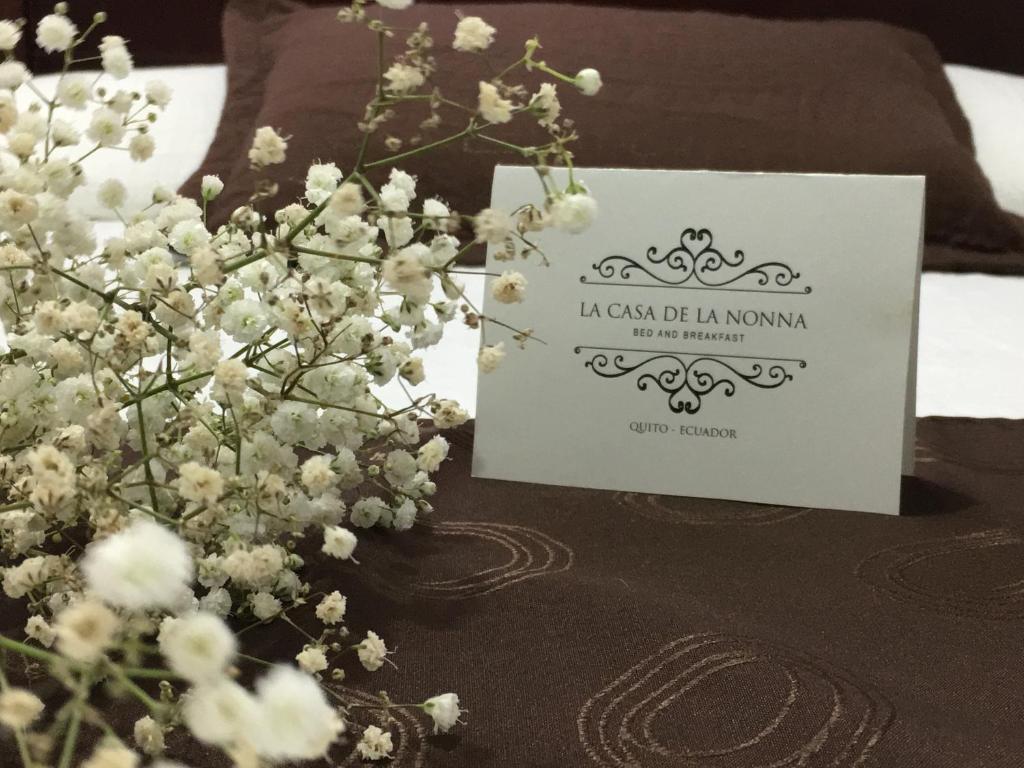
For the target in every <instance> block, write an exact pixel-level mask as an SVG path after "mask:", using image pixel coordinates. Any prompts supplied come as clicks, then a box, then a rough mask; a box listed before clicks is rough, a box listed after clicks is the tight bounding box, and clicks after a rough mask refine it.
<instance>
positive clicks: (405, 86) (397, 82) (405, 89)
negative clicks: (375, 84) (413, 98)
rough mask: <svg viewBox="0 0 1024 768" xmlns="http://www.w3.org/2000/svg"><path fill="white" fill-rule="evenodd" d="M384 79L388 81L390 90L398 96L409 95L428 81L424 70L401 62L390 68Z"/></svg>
mask: <svg viewBox="0 0 1024 768" xmlns="http://www.w3.org/2000/svg"><path fill="white" fill-rule="evenodd" d="M384 79H385V80H387V81H388V90H389V91H391V92H392V93H396V94H405V93H409V92H410V91H413V90H415V89H417V88H419V87H420V86H421V85H423V83H425V82H426V81H427V79H426V77H425V76H424V75H423V70H421V69H419V68H418V67H413V66H410V65H408V64H402V63H400V62H396V63H394V64H392V65H391V66H390V67H388V69H387V71H386V72H385V73H384Z"/></svg>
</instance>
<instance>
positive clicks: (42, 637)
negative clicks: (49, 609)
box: [25, 616, 57, 648]
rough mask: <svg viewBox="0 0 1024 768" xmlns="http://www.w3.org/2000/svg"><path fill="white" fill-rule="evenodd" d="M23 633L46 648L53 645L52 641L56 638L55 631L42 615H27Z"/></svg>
mask: <svg viewBox="0 0 1024 768" xmlns="http://www.w3.org/2000/svg"><path fill="white" fill-rule="evenodd" d="M25 635H26V636H27V637H31V638H32V639H33V640H35V641H36V642H38V643H39V644H40V645H43V646H45V647H47V648H49V647H50V646H51V645H53V641H54V640H56V639H57V633H56V631H54V629H53V627H51V626H50V625H49V624H48V623H47V621H46V619H44V618H43V617H42V616H30V617H29V619H28V621H27V622H25Z"/></svg>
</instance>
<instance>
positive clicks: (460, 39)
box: [452, 16, 495, 53]
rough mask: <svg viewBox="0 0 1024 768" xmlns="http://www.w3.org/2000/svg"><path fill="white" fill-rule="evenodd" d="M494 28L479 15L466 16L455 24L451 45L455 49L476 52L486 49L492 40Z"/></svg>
mask: <svg viewBox="0 0 1024 768" xmlns="http://www.w3.org/2000/svg"><path fill="white" fill-rule="evenodd" d="M494 33H495V29H494V27H492V26H491V25H490V24H488V23H487V22H486V21H484V20H483V19H481V18H480V17H479V16H466V17H464V18H462V19H459V23H458V24H456V25H455V40H454V41H453V42H452V47H453V48H454V49H455V50H456V51H468V52H472V53H478V52H480V51H486V50H487V49H488V48H490V47H491V43H493V42H494Z"/></svg>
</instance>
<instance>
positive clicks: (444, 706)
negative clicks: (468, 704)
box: [422, 693, 462, 733]
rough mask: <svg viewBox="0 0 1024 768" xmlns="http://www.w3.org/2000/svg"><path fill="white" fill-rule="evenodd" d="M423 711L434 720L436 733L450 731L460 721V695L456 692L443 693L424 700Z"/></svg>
mask: <svg viewBox="0 0 1024 768" xmlns="http://www.w3.org/2000/svg"><path fill="white" fill-rule="evenodd" d="M422 706H423V711H424V712H426V713H427V714H428V715H430V719H431V720H433V721H434V733H448V731H450V730H451V729H452V727H453V726H454V725H455V724H456V723H457V722H459V715H461V714H462V710H461V709H459V697H458V696H457V695H456V694H454V693H442V694H441V695H440V696H434V697H433V698H430V699H427V700H426V701H425V702H423V705H422Z"/></svg>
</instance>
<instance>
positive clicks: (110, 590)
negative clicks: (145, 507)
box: [82, 519, 193, 610]
mask: <svg viewBox="0 0 1024 768" xmlns="http://www.w3.org/2000/svg"><path fill="white" fill-rule="evenodd" d="M82 572H83V573H84V574H85V579H86V583H87V584H88V585H89V588H90V589H91V590H93V592H95V593H96V594H97V595H98V596H99V597H101V598H102V599H103V600H105V601H106V602H107V603H109V604H110V605H114V606H118V607H121V608H127V609H129V610H140V609H145V608H169V607H171V606H173V605H174V604H175V603H176V602H177V601H178V600H179V599H180V597H181V594H182V593H183V592H184V591H185V590H186V589H187V588H188V585H189V583H190V582H191V581H192V577H193V566H192V556H191V555H190V554H189V552H188V548H187V547H186V545H185V542H184V541H182V540H181V539H180V538H178V536H176V535H175V534H174V533H172V532H171V531H169V530H167V529H166V528H164V527H163V526H162V525H159V524H158V523H154V522H152V521H151V520H146V519H139V520H137V521H136V522H134V523H132V525H131V526H130V527H128V528H126V529H125V530H123V531H121V532H120V533H116V534H114V535H113V536H110V537H108V538H106V539H103V540H102V541H98V542H94V543H93V544H92V545H91V546H89V548H88V549H87V550H86V553H85V557H84V559H83V561H82Z"/></svg>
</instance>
